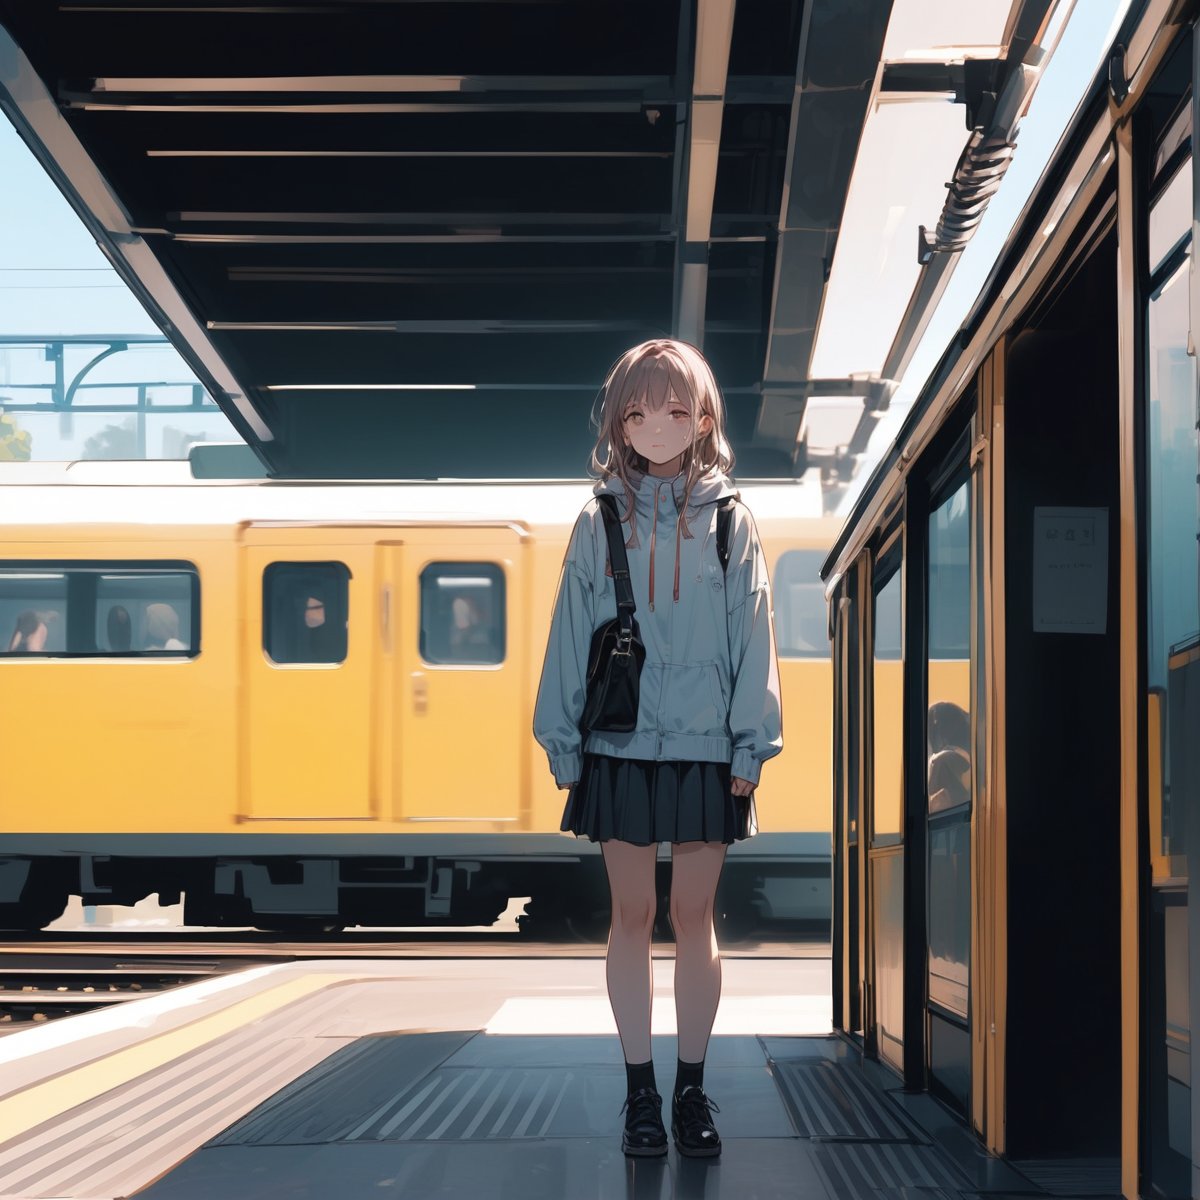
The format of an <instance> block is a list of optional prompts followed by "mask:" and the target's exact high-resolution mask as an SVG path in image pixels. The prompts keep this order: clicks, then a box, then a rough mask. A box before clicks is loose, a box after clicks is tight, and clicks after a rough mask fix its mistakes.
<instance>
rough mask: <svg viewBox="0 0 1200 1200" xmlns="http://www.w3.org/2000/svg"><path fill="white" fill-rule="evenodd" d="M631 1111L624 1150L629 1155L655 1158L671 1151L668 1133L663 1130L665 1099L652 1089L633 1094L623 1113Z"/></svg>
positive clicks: (622, 1106) (623, 1107)
mask: <svg viewBox="0 0 1200 1200" xmlns="http://www.w3.org/2000/svg"><path fill="white" fill-rule="evenodd" d="M627 1108H628V1109H629V1115H628V1116H627V1117H626V1118H625V1134H624V1136H623V1137H622V1138H621V1149H622V1150H624V1151H625V1153H626V1154H636V1155H639V1156H641V1157H645V1158H651V1157H654V1156H656V1155H659V1154H666V1152H667V1131H666V1129H665V1128H663V1120H662V1097H661V1096H660V1095H659V1094H658V1092H657V1091H656V1090H655V1089H654V1088H652V1087H644V1088H638V1090H637V1091H636V1092H630V1093H629V1096H628V1097H627V1098H626V1100H625V1103H624V1104H622V1105H621V1112H624V1111H625V1110H626V1109H627Z"/></svg>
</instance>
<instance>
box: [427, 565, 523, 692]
mask: <svg viewBox="0 0 1200 1200" xmlns="http://www.w3.org/2000/svg"><path fill="white" fill-rule="evenodd" d="M484 585H486V586H487V596H486V598H485V602H484V603H483V604H482V606H481V605H480V604H479V603H473V601H474V597H471V596H468V595H467V594H465V593H466V592H467V591H477V590H479V589H481V587H483V586H484ZM443 588H444V589H445V590H446V591H447V593H449V591H450V590H451V589H452V588H457V589H458V591H459V592H460V593H463V594H460V595H456V596H449V595H448V594H447V596H444V597H438V592H439V590H440V589H443ZM417 592H418V602H419V612H418V618H417V652H418V653H419V655H420V657H421V662H422V663H423V664H424V665H425V666H429V667H440V668H443V669H447V670H453V669H462V668H467V669H472V670H478V669H480V668H492V669H494V668H498V667H502V666H503V665H504V663H505V661H506V660H507V658H508V576H507V575H506V573H505V570H504V567H503V565H502V564H500V563H497V562H487V561H483V560H472V561H470V562H464V561H454V560H449V559H439V560H437V561H434V562H427V563H425V564H424V565H423V566H422V567H421V572H420V575H419V576H418V577H417ZM435 597H438V598H437V599H436V600H435ZM460 602H461V603H460ZM435 612H436V614H437V616H436V620H435V617H434V613H435ZM472 613H475V614H477V619H475V620H473V621H472V620H471V619H470V618H471V616H472ZM478 614H481V615H478ZM439 630H445V631H446V632H445V634H444V635H443V638H444V640H443V638H439V636H438V631H439ZM460 631H461V632H460ZM456 633H459V636H460V637H461V638H462V639H463V640H462V641H461V644H460V646H459V647H457V649H458V650H460V651H461V653H459V654H457V655H454V653H453V652H454V651H455V649H456V647H455V646H454V645H453V642H454V638H455V635H456ZM468 639H469V640H468ZM471 651H480V653H471Z"/></svg>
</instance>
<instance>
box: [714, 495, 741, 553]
mask: <svg viewBox="0 0 1200 1200" xmlns="http://www.w3.org/2000/svg"><path fill="white" fill-rule="evenodd" d="M736 499H737V497H736V496H726V497H725V499H724V500H722V501H721V502H720V503H719V504H718V505H717V557H718V558H719V559H720V560H721V570H722V571H723V572H724V571H727V570H728V569H729V527H730V525H732V524H733V502H734V501H735V500H736Z"/></svg>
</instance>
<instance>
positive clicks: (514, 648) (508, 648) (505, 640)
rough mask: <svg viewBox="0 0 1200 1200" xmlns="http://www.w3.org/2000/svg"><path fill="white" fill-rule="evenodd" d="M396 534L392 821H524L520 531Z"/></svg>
mask: <svg viewBox="0 0 1200 1200" xmlns="http://www.w3.org/2000/svg"><path fill="white" fill-rule="evenodd" d="M397 535H398V536H397V540H396V541H395V542H391V543H390V544H389V545H388V546H387V547H386V548H385V549H386V555H387V559H386V567H385V578H386V579H387V580H388V581H389V586H390V588H391V591H392V595H393V596H394V601H393V603H392V613H393V618H392V620H391V623H390V624H391V629H390V632H389V639H390V640H391V651H390V654H391V658H390V661H391V664H392V665H391V671H392V673H393V674H392V683H391V688H392V694H393V696H394V707H393V714H394V727H393V730H392V763H391V775H392V793H391V813H392V818H393V819H394V820H398V821H401V822H406V823H408V822H420V823H422V824H426V825H428V824H437V823H441V822H445V823H447V825H448V827H449V828H451V829H453V828H457V827H460V826H461V824H462V823H464V822H465V823H476V822H478V823H486V824H487V825H488V827H489V828H492V829H496V830H513V829H524V828H527V827H528V825H529V817H530V810H529V786H528V779H527V778H526V776H527V773H528V769H529V753H528V750H529V743H530V739H531V733H530V720H531V713H530V710H529V703H528V695H529V679H528V672H527V661H526V660H527V658H528V655H527V654H525V653H524V649H525V646H526V644H527V640H528V639H527V634H526V625H525V620H524V614H525V612H526V609H527V598H526V596H525V593H524V585H523V580H522V575H521V572H520V570H519V565H520V558H519V552H520V549H521V541H522V534H521V531H520V530H519V529H517V528H516V527H514V526H510V525H477V526H466V527H463V526H459V527H456V528H454V529H450V530H447V529H445V528H441V529H437V528H432V527H430V528H425V527H410V528H405V529H403V530H397Z"/></svg>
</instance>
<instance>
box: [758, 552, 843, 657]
mask: <svg viewBox="0 0 1200 1200" xmlns="http://www.w3.org/2000/svg"><path fill="white" fill-rule="evenodd" d="M825 555H826V552H825V551H824V550H809V549H804V548H800V549H795V550H785V551H784V552H783V553H782V554H781V555H780V556H779V557H778V558H777V559H776V560H775V574H774V578H773V579H772V581H771V595H772V608H773V609H774V617H775V653H776V655H777V656H778V657H779V658H781V659H789V660H793V661H799V662H828V661H829V659H830V655H831V653H832V651H831V647H830V642H829V638H828V637H827V636H825V637H822V636H820V635H822V634H827V633H828V628H829V614H828V604H827V601H826V599H825V585H824V584H823V583H822V582H821V564H822V563H823V562H824V561H825ZM806 558H807V559H808V560H809V561H810V562H811V564H812V568H813V569H812V572H811V576H812V578H811V580H809V581H807V582H806V581H805V578H804V576H805V573H806V571H805V566H804V563H805V559H806ZM797 588H799V589H802V590H803V591H804V592H805V596H804V598H803V599H804V600H805V601H807V600H808V599H809V598H811V599H812V604H811V605H805V611H804V612H802V613H801V614H800V618H799V621H798V622H797V623H798V624H799V626H800V628H799V629H793V628H792V613H791V612H790V611H789V609H788V608H787V607H786V605H787V603H788V602H789V593H790V592H792V591H793V590H794V589H797ZM802 631H803V632H804V633H806V634H807V635H808V636H807V639H806V640H807V642H809V643H812V642H815V643H816V644H815V645H811V644H809V645H805V646H797V645H796V644H795V639H796V638H798V637H800V636H801V632H802ZM814 635H816V636H814Z"/></svg>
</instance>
